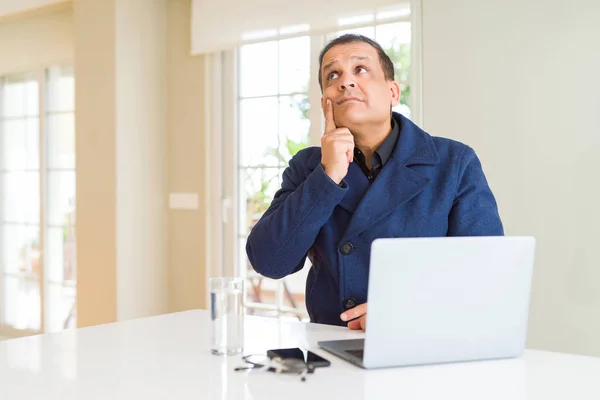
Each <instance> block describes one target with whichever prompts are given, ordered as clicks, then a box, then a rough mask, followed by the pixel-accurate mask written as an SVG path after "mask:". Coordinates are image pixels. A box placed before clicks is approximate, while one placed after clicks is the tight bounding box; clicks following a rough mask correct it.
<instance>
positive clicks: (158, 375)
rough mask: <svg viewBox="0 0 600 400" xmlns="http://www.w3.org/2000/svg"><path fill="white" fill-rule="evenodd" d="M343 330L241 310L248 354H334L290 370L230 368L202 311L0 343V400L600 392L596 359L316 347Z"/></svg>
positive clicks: (236, 360) (234, 360)
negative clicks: (416, 362)
mask: <svg viewBox="0 0 600 400" xmlns="http://www.w3.org/2000/svg"><path fill="white" fill-rule="evenodd" d="M362 336H363V334H362V333H361V332H353V331H349V330H347V329H346V328H342V327H332V326H326V325H317V324H306V323H299V322H294V321H282V320H277V319H269V318H259V317H247V318H246V349H247V352H252V353H253V352H261V351H264V350H266V349H269V348H280V347H297V346H302V347H307V348H309V349H312V350H314V351H315V352H316V353H318V354H320V355H322V356H324V357H325V358H327V359H329V360H330V361H331V366H330V367H326V368H319V369H317V370H316V372H315V373H314V374H311V375H309V376H308V379H307V381H306V382H301V381H300V380H299V379H298V377H297V376H290V375H276V374H273V373H270V372H257V371H253V372H235V371H233V368H234V367H236V366H240V365H242V363H241V360H240V357H229V358H227V357H221V356H214V355H212V354H211V353H210V350H209V337H210V320H209V315H208V312H206V311H188V312H183V313H176V314H169V315H163V316H158V317H153V318H145V319H139V320H133V321H127V322H120V323H115V324H108V325H102V326H97V327H91V328H85V329H79V330H73V331H67V332H61V333H56V334H47V335H40V336H34V337H29V338H23V339H15V340H10V341H6V342H0V399H7V400H8V399H21V400H25V399H27V400H29V399H44V400H47V399H61V400H70V399H86V400H88V399H111V400H121V399H127V400H129V399H144V400H147V399H171V400H172V399H188V398H190V399H192V398H193V399H210V400H213V399H245V400H246V399H283V400H294V399H301V400H307V399H311V400H312V399H331V400H334V399H377V400H380V399H387V398H393V399H410V400H415V399H436V400H437V399H461V400H468V399H477V400H482V399H486V400H487V399H540V400H549V399H561V400H562V399H577V400H581V399H595V400H598V399H600V359H598V358H592V357H582V356H574V355H566V354H556V353H547V352H539V351H527V352H526V354H525V356H524V357H523V358H519V359H512V360H501V361H485V362H473V363H459V364H448V365H436V366H426V367H412V368H392V369H384V370H373V371H365V370H363V369H361V368H359V367H356V366H354V365H351V364H349V363H347V362H345V361H343V360H341V359H339V358H337V357H335V356H333V355H331V354H329V353H327V352H325V351H323V350H320V349H319V348H318V347H317V346H316V342H317V341H319V340H329V339H344V338H348V339H350V338H360V337H362Z"/></svg>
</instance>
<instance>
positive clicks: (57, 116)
mask: <svg viewBox="0 0 600 400" xmlns="http://www.w3.org/2000/svg"><path fill="white" fill-rule="evenodd" d="M41 110H43V111H41ZM74 216H75V131H74V77H73V71H72V69H71V68H68V67H54V68H49V69H48V70H46V71H43V72H40V73H31V74H23V75H15V76H7V77H4V78H2V79H1V80H0V299H1V300H0V331H8V332H9V333H10V332H11V331H12V332H13V333H14V332H17V334H18V332H19V331H21V332H39V331H45V332H51V331H57V330H61V329H64V328H69V327H74V326H75V309H74V305H75V280H76V275H75V271H76V269H75V228H74V227H75V220H74ZM42 249H44V251H41V250H42ZM42 255H43V259H42Z"/></svg>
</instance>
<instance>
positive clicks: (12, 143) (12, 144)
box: [0, 119, 27, 170]
mask: <svg viewBox="0 0 600 400" xmlns="http://www.w3.org/2000/svg"><path fill="white" fill-rule="evenodd" d="M2 125H3V126H2V137H1V139H2V159H0V162H1V163H2V165H1V167H2V169H4V170H15V169H25V168H27V147H26V139H25V137H26V134H25V133H26V130H27V120H26V119H14V120H7V121H4V122H3V123H2Z"/></svg>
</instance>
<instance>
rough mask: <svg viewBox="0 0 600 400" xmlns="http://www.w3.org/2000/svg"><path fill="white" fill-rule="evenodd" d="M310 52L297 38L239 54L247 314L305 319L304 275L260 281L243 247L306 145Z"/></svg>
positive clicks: (241, 209) (305, 40)
mask: <svg viewBox="0 0 600 400" xmlns="http://www.w3.org/2000/svg"><path fill="white" fill-rule="evenodd" d="M310 50H311V49H310V37H309V36H300V37H297V38H292V39H286V40H279V41H270V42H264V43H258V44H252V45H247V46H244V47H242V48H241V49H240V54H239V58H240V66H241V67H242V68H240V70H239V71H240V72H239V73H240V88H239V93H240V98H239V118H240V124H239V127H240V134H239V143H240V147H239V155H240V156H239V160H238V166H237V170H238V173H239V180H238V181H239V186H240V187H239V194H240V196H239V199H240V204H239V208H238V209H239V214H238V215H239V222H240V223H239V227H240V232H239V242H240V243H239V245H240V249H239V252H238V254H240V258H241V260H240V269H241V270H240V271H239V272H240V274H241V276H246V277H247V278H248V280H247V283H248V291H247V295H248V297H249V298H248V299H247V300H248V301H247V304H248V305H249V308H248V309H249V310H250V312H253V311H254V310H256V309H262V313H261V314H263V315H264V314H269V315H270V314H273V315H278V314H279V313H281V312H282V311H283V312H289V313H295V314H297V315H298V316H299V317H300V318H302V317H303V316H305V315H306V311H305V310H303V307H304V295H303V293H304V287H303V285H304V280H303V279H305V276H306V274H305V272H306V271H304V270H303V272H302V273H299V274H296V275H298V277H300V279H295V280H294V279H293V278H292V277H290V278H288V279H286V280H284V281H283V282H282V283H276V282H275V281H273V280H270V279H266V278H263V277H261V276H259V275H257V274H256V273H254V271H253V270H252V267H251V266H250V265H249V264H248V262H247V258H246V252H245V245H246V237H247V235H248V233H249V232H250V229H251V228H252V226H253V225H254V224H255V223H256V222H257V221H258V219H259V218H260V216H261V215H262V214H263V213H264V212H265V211H266V209H267V208H268V207H269V204H270V203H271V200H272V199H273V196H274V195H275V192H276V191H277V190H278V189H279V187H280V185H281V176H282V174H283V171H284V169H285V168H286V166H287V163H288V161H289V160H290V158H291V157H292V156H293V155H294V154H296V152H298V151H299V150H301V149H303V148H305V147H306V146H308V144H309V130H310V124H311V121H310V119H309V114H308V112H309V99H308V90H309V81H310ZM303 277H304V278H303ZM265 304H270V306H266V307H265V306H263V305H265Z"/></svg>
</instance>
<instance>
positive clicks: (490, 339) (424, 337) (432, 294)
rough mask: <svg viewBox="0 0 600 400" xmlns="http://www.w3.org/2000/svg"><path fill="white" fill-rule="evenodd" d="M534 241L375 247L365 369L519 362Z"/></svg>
mask: <svg viewBox="0 0 600 400" xmlns="http://www.w3.org/2000/svg"><path fill="white" fill-rule="evenodd" d="M534 252H535V239H534V238H532V237H452V238H415V239H377V240H375V241H374V242H373V245H372V251H371V262H370V275H369V291H368V313H367V332H366V339H365V354H364V359H363V364H364V366H365V367H367V368H377V367H386V366H400V365H420V364H430V363H442V362H455V361H467V360H479V359H493V358H505V357H516V356H519V355H520V354H521V353H522V352H523V350H524V346H525V339H526V332H527V317H528V310H529V298H530V288H531V278H532V271H533V263H534Z"/></svg>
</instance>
